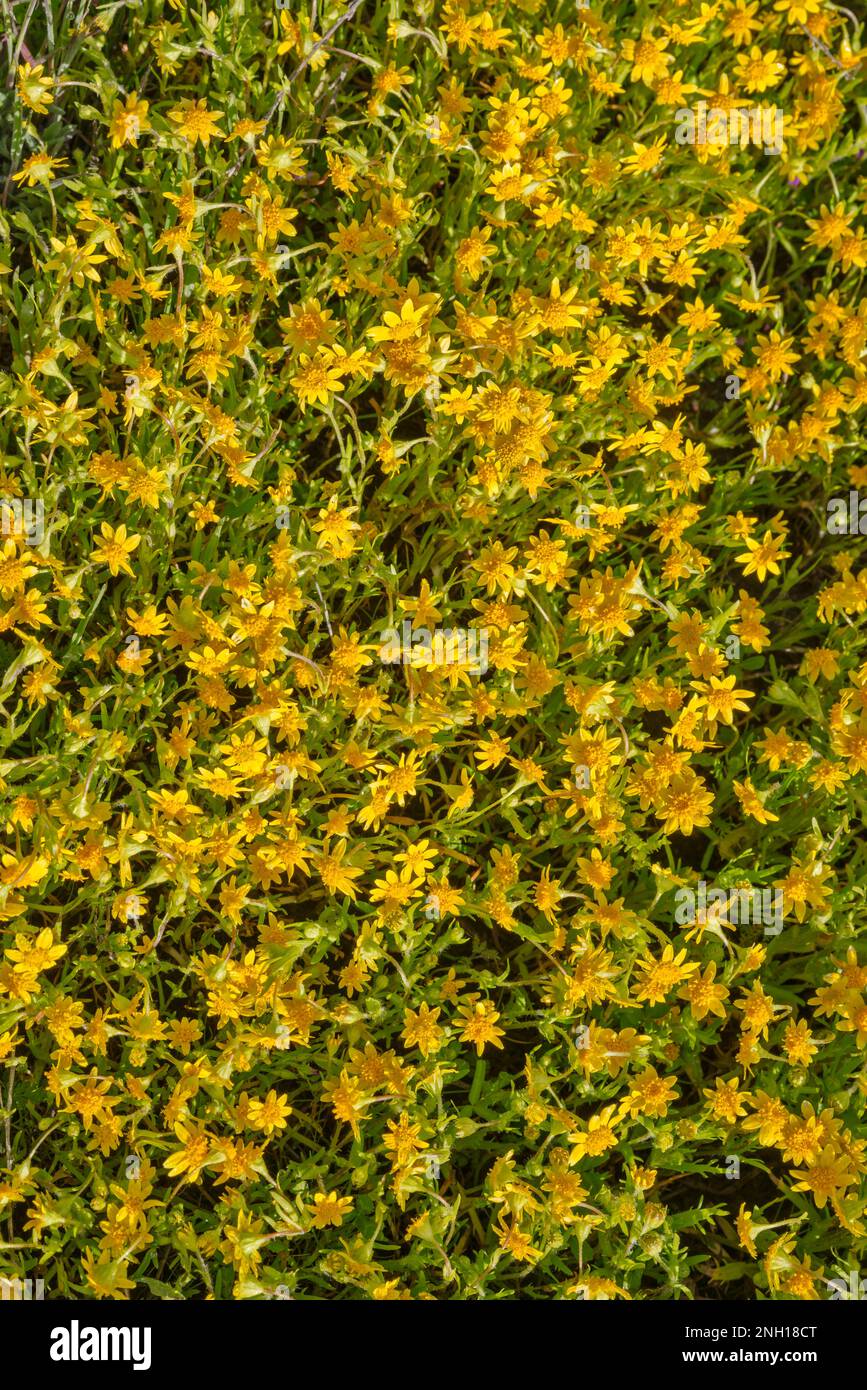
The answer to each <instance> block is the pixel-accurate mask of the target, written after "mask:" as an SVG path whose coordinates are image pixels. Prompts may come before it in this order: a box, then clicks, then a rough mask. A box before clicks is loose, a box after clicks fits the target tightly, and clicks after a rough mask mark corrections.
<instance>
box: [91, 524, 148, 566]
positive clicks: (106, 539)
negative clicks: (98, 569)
mask: <svg viewBox="0 0 867 1390" xmlns="http://www.w3.org/2000/svg"><path fill="white" fill-rule="evenodd" d="M99 529H100V531H101V532H102V540H101V541H97V543H96V545H95V546H94V548H93V550H92V552H91V560H93V561H94V563H95V564H100V565H108V567H109V569H110V571H111V573H112V574H113V575H118V574H119V573H120V572H121V571H123V573H124V574H129V575H132V573H133V570H132V566H131V565H130V563H129V557H130V555H131V554H132V552H133V551H134V550H137V549H138V547H139V546H140V545H141V536H135V535H133V536H128V535H127V532H126V526H125V525H124V523H123V522H121V524H120V526H118V527H117V529H116V530H115V529H114V527H112V526H110V525H109V523H108V522H107V521H104V522H103V523H102V525H101V526H100V528H99Z"/></svg>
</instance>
